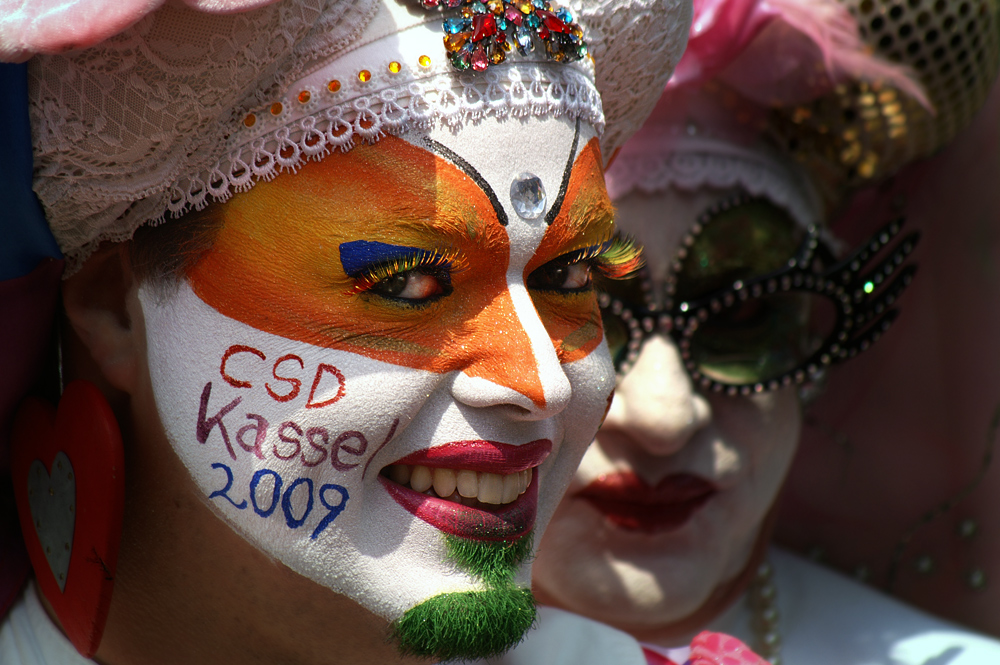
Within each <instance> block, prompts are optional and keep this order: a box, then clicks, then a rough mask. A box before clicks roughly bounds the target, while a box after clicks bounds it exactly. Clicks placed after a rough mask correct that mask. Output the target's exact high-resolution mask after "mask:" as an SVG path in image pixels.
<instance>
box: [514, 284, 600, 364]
mask: <svg viewBox="0 0 1000 665" xmlns="http://www.w3.org/2000/svg"><path fill="white" fill-rule="evenodd" d="M531 299H532V302H534V303H535V308H536V309H537V310H538V315H539V316H540V317H541V319H542V323H543V324H545V330H546V331H547V332H548V333H549V337H550V338H551V339H552V345H553V347H554V348H555V350H556V354H557V355H558V357H559V362H561V363H563V364H565V363H571V362H575V361H577V360H581V359H582V358H586V357H587V356H588V355H590V354H591V353H592V352H593V351H594V349H596V348H597V347H598V346H599V345H600V343H601V340H602V339H603V337H604V329H603V327H602V326H601V311H600V309H599V308H598V306H597V298H596V297H595V296H594V294H593V293H579V294H571V295H559V294H551V293H534V294H532V298H531Z"/></svg>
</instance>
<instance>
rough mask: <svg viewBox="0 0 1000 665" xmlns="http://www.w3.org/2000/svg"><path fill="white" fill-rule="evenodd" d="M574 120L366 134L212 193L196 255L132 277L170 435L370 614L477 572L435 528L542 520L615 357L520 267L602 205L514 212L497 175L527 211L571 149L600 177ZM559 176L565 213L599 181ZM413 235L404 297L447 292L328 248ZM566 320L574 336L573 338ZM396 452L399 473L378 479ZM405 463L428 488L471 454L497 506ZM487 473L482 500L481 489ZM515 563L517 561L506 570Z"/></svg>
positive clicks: (256, 520) (469, 581) (296, 562)
mask: <svg viewBox="0 0 1000 665" xmlns="http://www.w3.org/2000/svg"><path fill="white" fill-rule="evenodd" d="M592 136H593V132H592V130H590V129H589V128H587V127H580V129H579V137H578V140H575V131H574V125H573V123H572V122H570V121H567V120H557V119H548V120H535V119H532V120H527V121H508V122H497V121H496V120H493V119H487V120H483V121H481V122H480V123H478V124H476V125H474V126H471V127H467V128H464V129H463V130H462V131H461V132H460V133H456V134H453V133H451V132H450V131H448V130H443V129H439V130H434V131H432V132H430V134H429V137H430V138H431V139H433V141H435V142H436V145H432V144H430V143H427V142H426V141H425V136H424V135H420V136H409V137H407V138H406V141H405V142H404V141H402V140H400V139H393V138H391V137H387V138H386V139H383V141H382V142H380V143H378V144H376V145H375V146H359V147H357V148H355V150H354V151H352V152H350V153H346V154H335V155H331V156H329V157H327V158H326V160H324V161H323V162H320V163H310V164H308V165H306V166H305V167H304V168H303V169H302V170H301V171H300V172H299V173H298V174H295V175H290V174H286V175H282V176H280V177H279V178H278V179H276V180H275V181H273V182H271V183H262V184H260V185H258V186H257V187H256V188H254V189H253V190H251V191H249V192H247V193H245V194H242V195H240V196H237V197H236V198H234V199H233V200H232V201H230V202H227V203H226V204H224V205H225V207H226V214H225V220H226V221H225V222H224V223H223V226H222V229H221V230H220V232H219V234H218V236H217V239H216V242H215V245H214V246H213V249H212V250H211V251H210V252H209V253H208V254H206V255H205V256H204V257H203V258H202V259H200V261H199V263H198V264H197V265H196V266H195V267H194V268H193V269H192V271H191V274H190V275H189V279H188V280H186V281H184V282H183V283H181V284H180V286H179V287H178V288H177V289H176V290H169V291H168V292H166V293H161V292H160V290H157V289H154V288H150V287H146V286H144V287H142V288H141V289H140V292H139V297H140V301H141V303H142V307H143V313H144V315H145V318H146V326H147V331H148V332H147V342H148V354H149V366H150V374H151V378H152V384H153V388H154V393H155V396H156V401H157V406H158V410H159V413H160V417H161V419H162V422H163V424H164V427H165V430H166V433H167V437H168V439H169V441H170V443H171V445H172V446H173V448H174V450H175V451H176V453H177V455H178V456H179V457H180V459H181V460H182V461H183V463H184V464H185V466H186V467H187V469H188V470H189V472H190V474H191V476H192V478H193V479H194V481H195V483H196V485H197V487H198V488H199V490H200V491H201V492H203V493H204V497H205V501H206V502H207V503H208V504H209V505H211V506H212V507H213V508H214V509H215V510H216V511H217V513H218V514H219V515H220V516H221V517H222V519H223V520H225V521H226V522H227V523H228V524H229V525H231V526H232V527H233V528H234V529H236V530H237V531H238V532H239V533H241V534H242V535H243V536H244V537H246V538H247V539H248V540H249V541H250V542H251V543H253V544H254V545H255V546H257V547H258V548H260V549H261V550H263V551H264V552H266V553H267V554H269V555H270V556H273V557H274V558H276V559H278V560H279V561H281V562H282V563H284V564H285V565H287V566H288V567H289V568H291V569H292V570H295V571H296V572H298V573H300V574H302V575H303V576H305V577H307V578H309V579H311V580H313V581H315V582H316V583H318V584H321V585H323V586H325V587H329V588H330V589H333V590H334V591H337V592H339V593H342V594H345V595H347V596H349V597H351V598H353V599H355V600H356V601H357V602H359V603H360V604H362V605H363V606H365V607H366V608H368V609H370V610H372V611H373V612H375V613H377V614H379V615H381V616H383V617H385V618H387V619H395V618H398V617H399V616H400V615H401V614H402V613H403V612H405V611H406V610H407V609H409V608H411V607H413V606H414V605H417V604H419V603H420V602H422V601H424V600H426V599H428V598H430V597H432V596H434V595H437V594H440V593H445V592H452V591H468V590H472V589H476V588H480V587H481V584H482V583H481V581H480V580H478V579H476V578H475V577H474V576H471V575H469V574H468V573H466V572H462V571H460V570H458V569H457V568H455V567H454V565H453V564H452V563H451V562H449V561H448V560H447V559H446V557H445V543H444V538H443V537H442V534H443V533H451V534H453V535H457V536H459V537H469V538H483V537H485V538H492V539H505V540H511V539H513V538H516V537H518V536H520V535H523V534H525V533H527V532H529V531H530V530H532V529H536V530H537V531H539V532H540V531H541V529H544V527H545V524H546V522H547V521H548V519H549V518H550V517H551V514H552V512H553V511H554V509H555V506H556V504H557V503H558V501H559V498H560V497H561V495H562V493H563V491H564V490H565V488H566V485H567V484H568V483H569V481H570V479H571V477H572V474H573V471H574V469H575V468H576V466H577V463H578V462H579V459H580V457H581V455H582V454H583V451H584V449H585V447H586V446H587V444H588V443H589V442H590V440H591V439H592V437H593V434H594V431H595V430H596V429H597V426H598V424H599V422H600V420H601V417H602V414H603V413H604V411H605V409H606V405H607V400H608V397H609V394H610V392H611V390H612V388H613V386H614V372H613V368H612V367H611V364H610V362H609V360H608V359H607V351H606V346H605V344H604V342H603V341H602V340H601V338H600V333H599V332H595V330H594V326H593V324H592V321H593V315H594V313H596V311H597V310H596V300H595V298H594V297H593V294H592V293H569V292H568V291H567V292H566V293H561V292H556V293H553V292H543V291H539V290H538V289H536V288H534V287H531V286H530V285H528V284H526V281H528V280H527V278H528V275H527V274H526V273H531V272H532V271H533V270H535V269H536V268H537V266H538V265H541V264H546V263H548V262H551V261H552V260H554V259H556V258H558V257H559V256H562V255H564V254H566V253H568V252H571V251H575V250H578V249H580V248H583V247H589V246H592V245H594V244H596V243H599V242H600V241H602V240H604V239H606V237H607V236H608V233H609V231H610V220H590V221H586V222H582V221H581V220H573V219H570V220H569V222H574V223H575V224H576V226H574V224H571V223H569V222H567V221H566V220H562V221H560V218H557V219H556V221H555V223H553V224H552V225H551V226H550V225H549V224H548V223H547V222H546V219H545V217H546V215H545V214H543V215H541V216H540V217H538V218H536V219H531V220H526V219H522V218H520V217H519V216H518V215H517V214H516V212H515V209H514V206H513V205H512V203H511V200H510V194H509V192H510V185H511V182H512V180H513V179H514V178H515V177H517V176H518V175H519V174H521V173H522V172H530V173H533V174H535V175H536V176H538V177H539V178H540V180H541V182H542V184H543V187H544V189H545V191H546V193H547V200H546V213H548V211H549V210H550V209H551V208H552V206H553V204H554V203H555V201H556V199H557V196H558V195H559V193H560V191H561V189H562V190H563V191H565V190H566V187H565V184H564V182H563V180H564V174H566V173H567V172H568V171H567V165H568V164H574V163H575V164H576V166H575V167H574V168H573V179H578V178H583V180H585V181H587V182H594V180H593V177H596V178H597V180H599V179H600V172H599V166H597V167H595V166H594V165H593V164H592V163H591V162H590V161H587V159H585V157H587V154H589V153H587V149H588V148H592V144H591V145H588V141H589V139H590V138H591V137H592ZM574 144H575V151H574V150H572V149H571V147H572V146H574ZM413 146H417V148H414V147H413ZM441 146H444V149H442V148H441ZM428 148H429V149H431V150H433V151H434V152H436V153H437V155H438V157H435V156H434V154H432V152H430V151H428ZM591 151H592V150H591ZM585 153H586V154H585ZM456 155H457V156H458V158H460V160H459V159H456V158H455V156H456ZM442 156H443V159H442V158H441V157H442ZM459 161H463V162H464V163H458V162H459ZM591 161H593V160H591ZM596 163H597V164H599V159H598V160H597V162H596ZM456 164H457V166H456ZM595 168H596V169H597V171H596V173H592V171H594V169H595ZM473 170H474V172H475V174H478V175H473V174H472V171H473ZM373 174H374V175H373ZM379 174H381V176H380V175H379ZM587 176H591V177H592V178H591V179H590V180H588V179H587ZM359 177H366V178H370V179H368V180H361V181H358V180H357V178H359ZM376 177H378V178H379V179H378V180H376V179H375V178H376ZM477 178H481V180H482V181H483V182H482V183H480V184H481V185H482V184H483V183H485V186H488V188H489V189H491V190H492V192H495V201H496V203H498V204H499V207H500V208H502V211H503V214H505V215H506V217H507V220H508V223H507V225H506V227H503V226H500V225H499V224H498V220H497V218H498V217H499V215H498V214H497V212H496V207H497V206H496V203H491V202H490V200H489V196H488V195H487V194H484V193H483V188H484V187H483V186H479V185H476V184H475V183H474V180H476V179H477ZM576 189H577V190H580V191H579V192H577V191H576V190H574V187H573V186H570V188H569V193H568V194H567V195H566V197H565V201H564V202H563V204H562V205H563V211H564V213H565V212H566V211H570V210H572V209H578V207H579V205H580V202H579V201H576V203H574V200H573V197H574V196H576V198H577V199H581V200H582V199H583V198H586V197H585V196H584V194H586V195H587V196H590V197H591V198H599V197H603V196H604V195H603V193H595V192H592V191H590V192H587V191H584V190H585V188H583V187H577V188H576ZM419 192H423V193H424V195H423V196H417V195H415V194H414V193H419ZM434 197H436V199H435V198H434ZM574 205H576V206H577V208H574ZM561 217H565V214H564V215H562V216H561ZM345 220H353V221H354V222H355V223H349V222H348V221H345ZM567 229H568V230H567ZM553 235H555V236H557V237H556V238H555V239H553ZM560 238H561V239H560ZM365 243H368V244H365ZM376 243H380V244H379V245H378V247H375V249H372V248H373V247H374V246H375V244H376ZM350 248H354V249H353V250H351V251H353V252H354V254H351V253H350V252H349V251H348V250H349V249H350ZM359 248H360V249H359ZM386 248H389V249H388V250H386ZM413 248H418V249H419V250H423V251H424V252H425V254H428V255H429V253H433V252H439V253H440V254H442V255H444V254H448V252H449V251H452V250H456V251H457V255H455V256H452V255H451V254H448V256H449V257H450V258H449V260H451V261H452V263H451V264H449V266H446V268H442V267H441V266H440V265H436V267H435V268H434V270H431V269H429V268H425V269H424V270H423V272H421V270H420V269H416V270H414V269H413V268H412V266H411V267H410V268H407V269H408V270H410V272H409V273H406V274H409V275H410V277H408V278H407V279H409V280H410V281H409V282H407V286H406V288H405V289H404V290H403V291H402V294H403V297H408V296H409V295H410V294H411V292H413V293H417V294H420V295H424V294H426V293H427V291H426V290H424V291H422V290H421V289H422V288H424V287H425V286H427V287H431V288H432V289H433V288H437V287H439V286H441V282H442V281H447V282H448V283H447V285H446V286H447V288H446V289H445V292H441V293H437V294H436V295H434V296H433V297H430V298H428V299H427V300H426V301H421V302H419V303H418V304H417V305H413V304H412V303H410V304H408V303H405V302H401V301H400V300H399V297H398V294H397V296H393V297H385V296H384V295H378V291H377V290H375V291H369V292H367V293H357V292H352V289H354V287H356V286H357V284H358V281H359V280H358V279H356V278H355V277H352V276H351V275H348V274H345V273H352V270H351V269H349V265H353V263H357V262H358V261H361V262H362V263H363V262H364V260H369V259H370V258H371V256H372V254H371V253H372V252H375V253H376V254H378V253H379V252H382V253H383V254H380V255H379V256H383V255H384V253H385V252H386V251H389V252H390V254H389V255H385V256H389V258H394V259H396V260H400V256H403V259H405V258H406V254H405V251H404V253H403V254H402V255H400V254H399V251H403V250H406V251H409V252H410V254H409V256H410V257H411V258H412V255H413V251H412V250H413ZM392 252H396V253H397V254H392ZM385 256H383V258H385ZM359 257H360V258H359ZM366 257H367V258H366ZM352 262H353V263H352ZM539 262H540V263H539ZM369 263H370V261H369ZM383 264H385V261H383ZM369 267H370V266H369ZM435 270H437V272H434V271H435ZM445 270H449V271H450V274H449V279H448V280H440V279H439V278H440V275H441V273H442V271H445ZM352 275H353V273H352ZM428 275H430V276H431V277H433V279H430V278H429V277H428ZM385 277H386V276H385V275H384V274H382V273H377V274H376V276H375V278H373V279H371V280H369V281H370V282H378V281H379V280H380V279H381V280H382V283H383V284H385V281H384V280H385ZM435 280H438V281H435ZM369 285H370V284H369ZM449 289H450V291H449ZM587 322H591V323H589V324H588V323H587ZM588 325H589V327H588ZM588 331H589V332H588ZM574 332H575V333H576V335H577V336H576V338H575V339H576V340H577V342H579V340H580V338H581V335H584V333H587V334H589V338H587V339H584V340H583V342H582V343H574V345H572V346H571V345H569V344H568V341H569V339H571V338H572V335H571V333H574ZM584 337H586V335H584ZM564 340H565V341H566V343H564ZM401 460H402V461H403V462H402V464H405V465H406V466H407V467H408V470H407V472H406V475H407V476H412V477H413V489H411V488H410V486H409V481H408V480H406V479H404V478H402V477H401V476H396V475H394V476H393V477H394V478H396V479H397V480H398V481H399V482H393V481H392V480H391V479H390V478H389V477H388V476H389V475H390V473H389V471H391V470H393V469H387V467H390V465H393V464H394V463H397V462H400V461H401ZM418 466H424V467H427V468H430V469H431V470H432V473H433V474H434V476H435V481H436V482H435V485H434V486H435V487H444V488H448V483H449V477H450V478H451V479H452V480H451V482H455V479H458V480H459V481H460V480H461V479H462V477H464V478H465V479H466V480H468V478H469V476H468V474H465V475H464V476H463V474H462V473H461V471H463V470H464V471H474V472H478V474H479V475H478V476H475V478H476V479H477V482H478V483H479V488H478V497H479V500H481V501H488V502H491V503H494V504H496V505H495V507H494V508H490V509H480V508H477V507H474V506H480V505H481V504H475V502H473V501H471V500H468V499H466V500H462V499H459V498H458V494H454V495H452V500H451V501H449V500H446V499H441V498H436V496H434V495H432V496H428V495H427V494H426V493H420V492H418V491H414V490H415V489H417V484H418V483H417V480H416V476H417V475H419V474H420V473H423V472H418V471H417V470H416V468H417V467H418ZM434 467H440V468H441V469H442V470H441V471H433V469H434ZM400 468H401V465H400ZM400 468H396V469H395V471H399V473H404V472H402V471H400ZM528 469H531V471H530V474H531V476H530V478H531V480H530V482H528V472H527V470H528ZM449 474H450V476H449ZM505 476H506V477H508V478H506V479H505V478H504V477H505ZM438 477H440V478H438ZM511 478H513V480H511ZM437 481H440V483H441V485H438V484H437ZM496 482H500V486H501V490H500V493H501V496H498V497H493V496H487V494H491V493H492V491H493V490H492V489H491V487H492V485H493V484H495V483H496ZM504 483H507V487H506V488H504V487H503V484H504ZM511 483H514V485H513V486H512V485H511ZM518 483H520V484H518ZM525 484H527V485H528V486H527V488H525V487H524V485H525ZM459 487H461V483H459ZM512 487H513V489H511V488H512ZM429 491H430V490H428V492H429ZM444 491H447V489H445V490H444ZM536 496H537V506H536V499H535V497H536ZM460 501H461V502H460ZM463 503H466V504H474V505H463ZM536 508H537V512H536ZM529 579H530V575H529V571H528V567H527V565H526V564H525V565H523V566H522V567H521V569H520V570H519V572H518V574H517V581H518V583H519V584H521V585H523V586H527V585H528V583H529Z"/></svg>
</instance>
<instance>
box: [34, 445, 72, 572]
mask: <svg viewBox="0 0 1000 665" xmlns="http://www.w3.org/2000/svg"><path fill="white" fill-rule="evenodd" d="M28 506H29V507H30V508H31V521H32V522H34V524H35V532H36V533H37V534H38V540H39V542H41V544H42V549H43V550H44V551H45V558H46V559H47V560H48V562H49V569H50V570H51V571H52V575H53V576H54V577H55V578H56V582H58V583H59V590H60V591H65V589H66V575H67V573H68V572H69V557H70V555H71V554H72V553H73V528H74V525H75V524H76V476H75V475H74V474H73V465H72V464H70V461H69V458H68V457H66V453H64V452H61V451H60V452H58V453H56V456H55V459H53V460H52V475H51V476H50V475H49V474H48V472H47V471H46V470H45V465H44V464H42V462H41V460H37V459H36V460H35V461H34V462H32V463H31V468H30V469H29V470H28Z"/></svg>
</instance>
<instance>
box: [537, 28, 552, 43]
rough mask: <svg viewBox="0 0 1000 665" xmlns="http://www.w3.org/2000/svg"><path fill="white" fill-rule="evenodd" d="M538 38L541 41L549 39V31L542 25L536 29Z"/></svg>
mask: <svg viewBox="0 0 1000 665" xmlns="http://www.w3.org/2000/svg"><path fill="white" fill-rule="evenodd" d="M538 37H539V38H540V39H542V40H543V41H544V40H546V39H548V38H549V29H548V28H547V27H545V26H544V25H543V26H542V27H540V28H539V29H538Z"/></svg>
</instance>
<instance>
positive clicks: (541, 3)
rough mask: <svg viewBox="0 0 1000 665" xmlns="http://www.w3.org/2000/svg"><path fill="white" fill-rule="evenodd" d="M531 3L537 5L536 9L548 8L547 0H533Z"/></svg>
mask: <svg viewBox="0 0 1000 665" xmlns="http://www.w3.org/2000/svg"><path fill="white" fill-rule="evenodd" d="M531 4H533V5H534V6H535V9H546V7H545V0H531Z"/></svg>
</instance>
